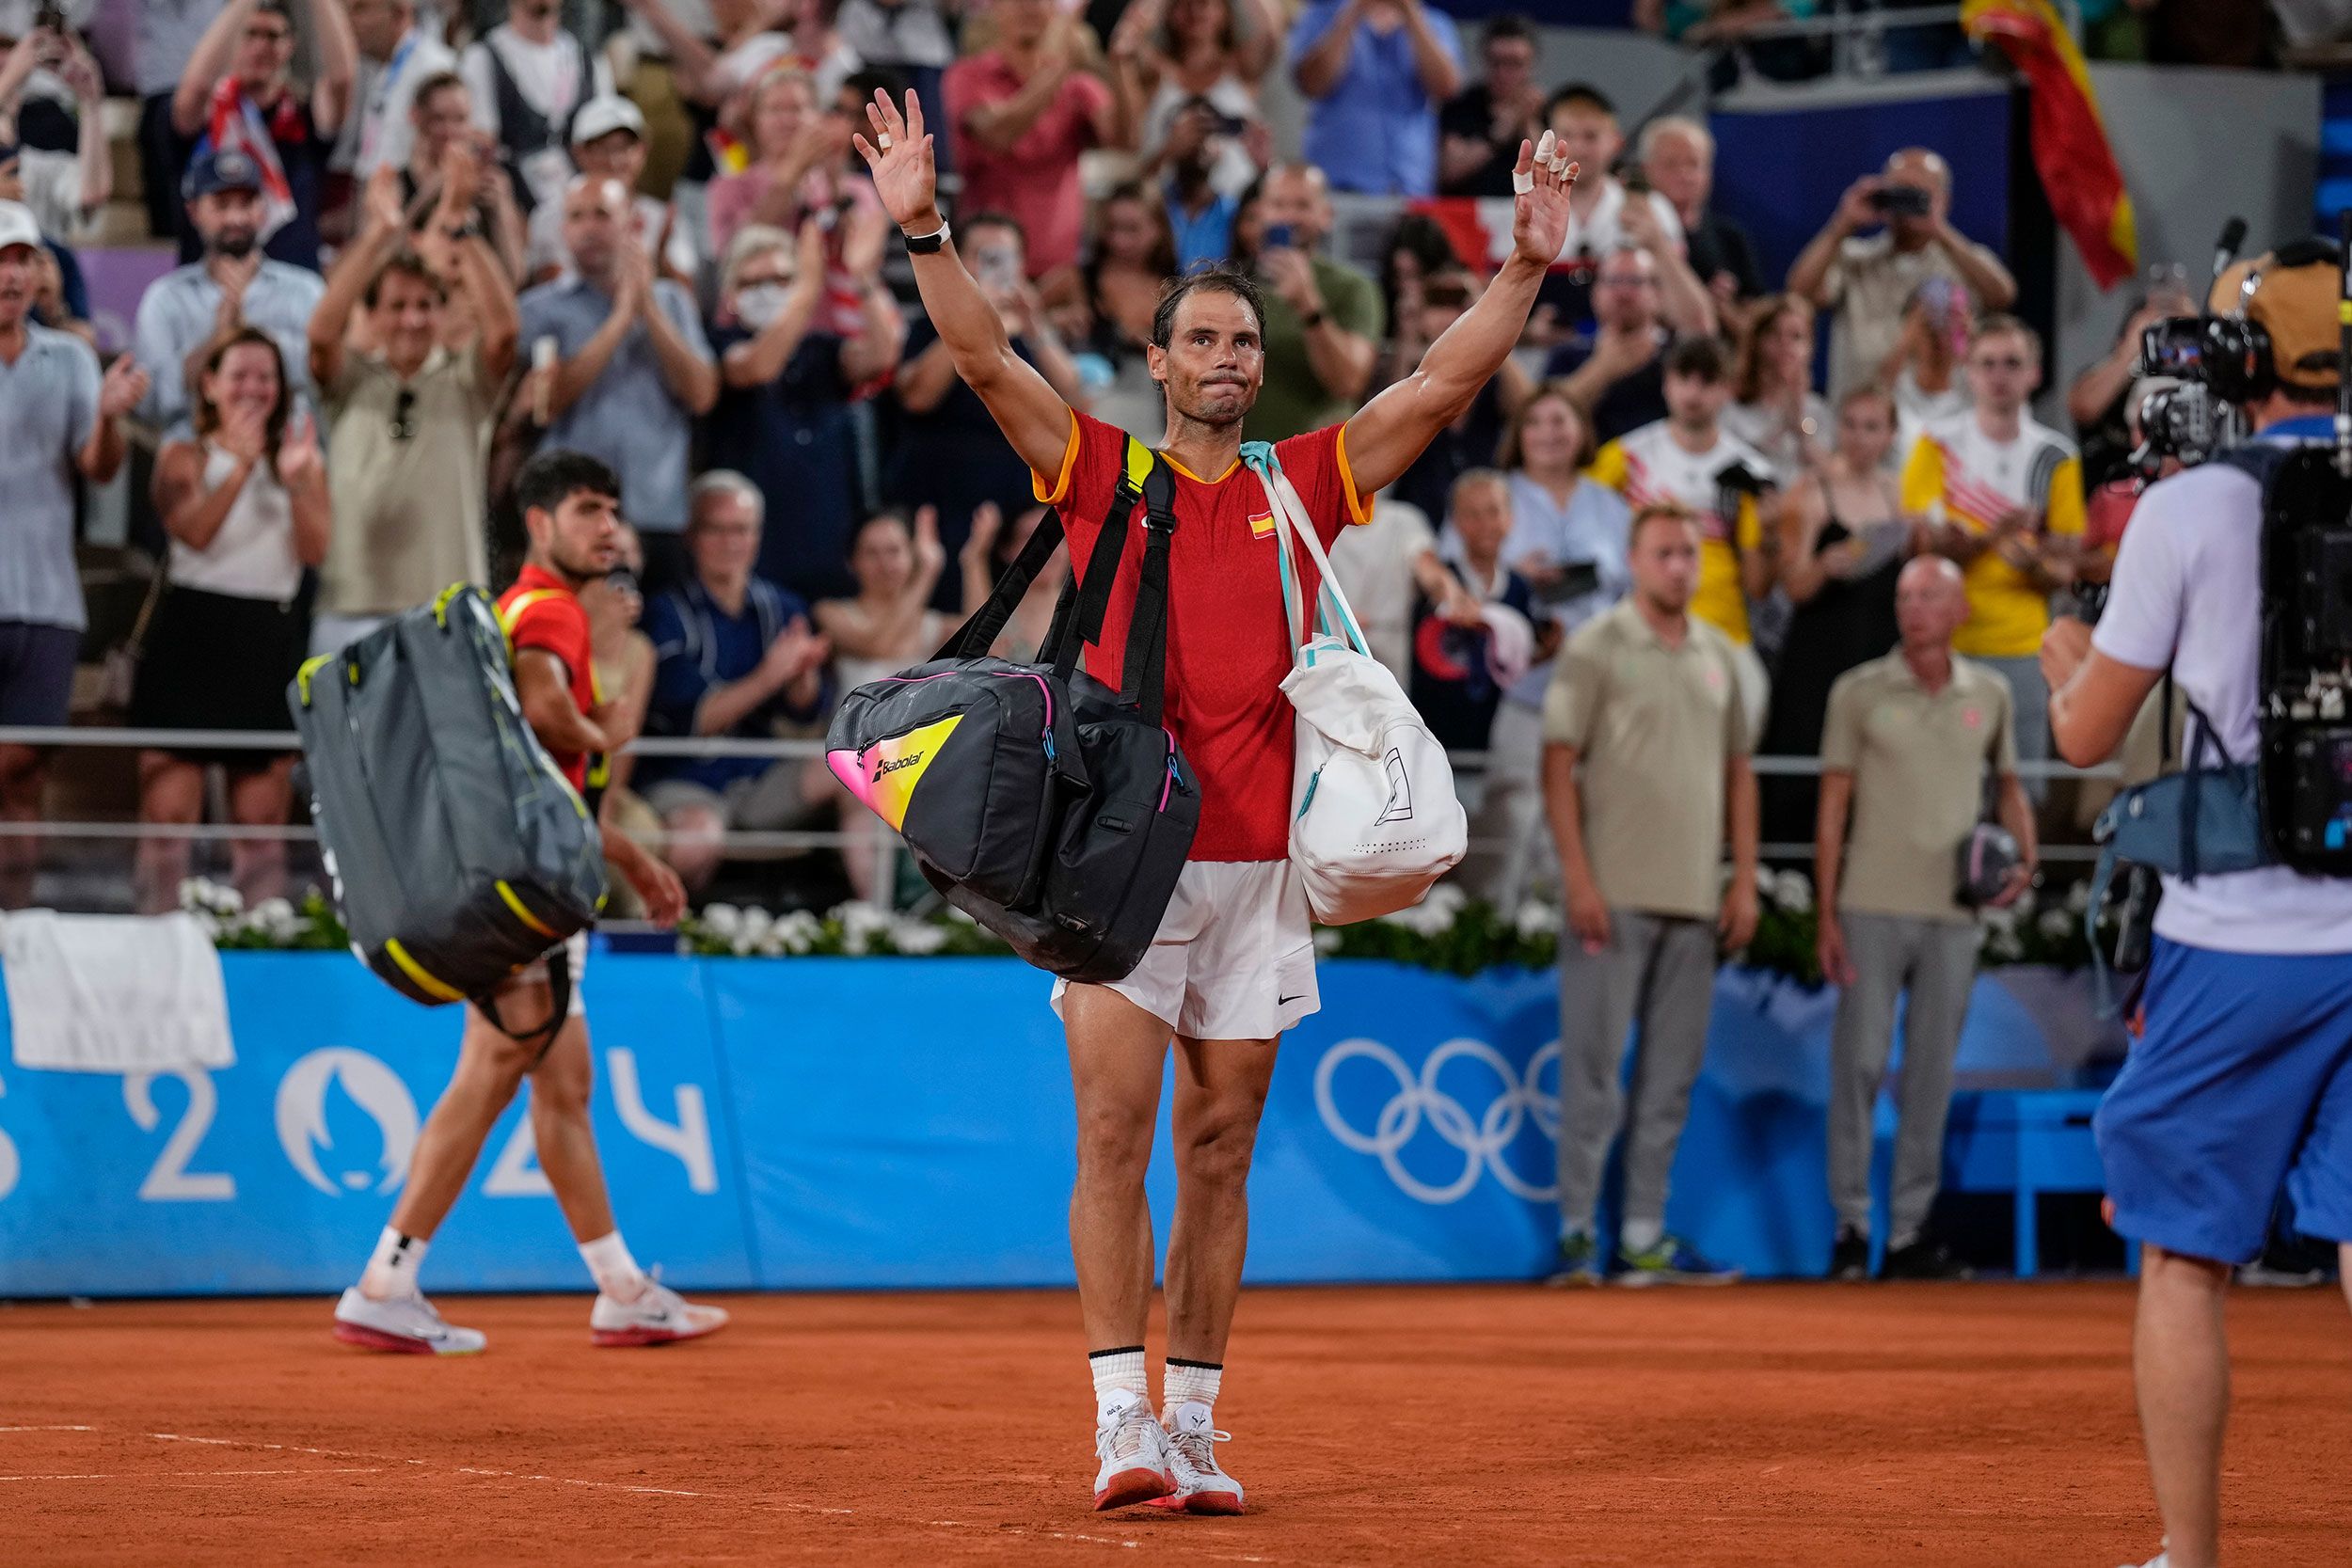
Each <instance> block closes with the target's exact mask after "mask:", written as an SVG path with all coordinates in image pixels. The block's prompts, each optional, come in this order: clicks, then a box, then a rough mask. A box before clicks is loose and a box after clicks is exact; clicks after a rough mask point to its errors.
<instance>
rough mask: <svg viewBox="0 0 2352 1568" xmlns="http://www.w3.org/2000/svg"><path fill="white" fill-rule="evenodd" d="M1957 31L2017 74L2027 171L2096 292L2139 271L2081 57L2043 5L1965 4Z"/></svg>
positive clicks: (2026, 0)
mask: <svg viewBox="0 0 2352 1568" xmlns="http://www.w3.org/2000/svg"><path fill="white" fill-rule="evenodd" d="M1961 25H1962V26H1963V27H1965V28H1967V30H1968V36H1969V37H1970V38H1972V39H1975V40H1978V41H1979V42H1989V43H1994V44H1998V45H1999V46H2000V49H2001V52H2002V53H2003V54H2005V55H2008V56H2009V58H2010V64H2012V65H2014V66H2016V68H2017V69H2018V70H2019V71H2022V72H2024V73H2025V77H2026V86H2027V89H2028V90H2027V93H2026V96H2027V97H2028V98H2029V99H2030V100H2031V101H2032V103H2033V121H2032V125H2033V131H2032V135H2033V164H2034V168H2035V169H2036V170H2037V171H2039V172H2040V174H2041V176H2042V191H2043V193H2044V194H2046V195H2047V196H2048V198H2049V200H2050V211H2051V212H2052V213H2054V214H2057V216H2058V222H2059V224H2060V225H2061V226H2063V227H2064V228H2065V230H2066V231H2067V232H2068V233H2069V234H2071V235H2073V236H2074V245H2075V247H2076V248H2077V249H2079V250H2080V251H2081V252H2082V255H2083V264H2084V265H2085V266H2086V267H2088V268H2089V269H2090V276H2091V277H2092V278H2093V279H2095V280H2096V281H2097V282H2098V285H2099V287H2101V288H2102V289H2110V288H2113V287H2114V286H2115V285H2116V284H2117V283H2119V282H2121V281H2122V280H2123V279H2124V278H2126V277H2130V276H2131V275H2132V274H2133V273H2135V272H2137V270H2138V269H2139V236H2138V231H2137V226H2136V225H2135V224H2134V222H2133V221H2132V198H2131V196H2130V194H2129V193H2128V192H2126V191H2125V190H2124V189H2123V171H2122V169H2120V168H2118V167H2116V164H2115V150H2114V148H2112V147H2111V146H2109V145H2108V142H2107V128H2106V124H2105V122H2103V121H2102V120H2101V119H2100V118H2099V97H2098V94H2097V93H2095V92H2093V91H2092V90H2091V87H2090V72H2089V71H2086V70H2085V69H2084V67H2083V55H2082V51H2081V50H2080V49H2078V48H2076V47H2075V45H2074V36H2073V35H2072V34H2070V33H2069V32H2068V31H2067V30H2066V23H2065V20H2064V19H2063V18H2062V17H2060V16H2059V15H2058V8H2056V7H2055V6H2053V5H2051V4H2050V0H1967V3H1966V4H1964V5H1963V7H1962V8H1961Z"/></svg>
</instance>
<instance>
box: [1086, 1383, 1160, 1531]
mask: <svg viewBox="0 0 2352 1568" xmlns="http://www.w3.org/2000/svg"><path fill="white" fill-rule="evenodd" d="M1094 1451H1095V1453H1096V1454H1097V1455H1098V1456H1099V1457H1100V1458H1101V1459H1102V1461H1103V1465H1102V1468H1100V1469H1099V1470H1097V1471H1095V1472H1094V1507H1095V1512H1097V1513H1101V1512H1103V1511H1104V1510H1105V1509H1113V1508H1127V1507H1130V1506H1132V1505H1133V1504H1136V1503H1148V1502H1150V1501H1151V1500H1152V1498H1154V1497H1167V1496H1168V1494H1169V1493H1171V1492H1173V1491H1175V1490H1176V1478H1175V1476H1174V1474H1173V1473H1172V1472H1171V1464H1172V1461H1171V1459H1170V1457H1169V1451H1168V1433H1167V1430H1166V1429H1165V1428H1163V1427H1162V1426H1161V1425H1160V1423H1159V1420H1158V1418H1156V1417H1154V1416H1153V1415H1152V1402H1151V1401H1150V1400H1148V1399H1144V1398H1142V1397H1141V1396H1140V1395H1137V1396H1135V1397H1132V1398H1130V1399H1129V1400H1128V1401H1127V1402H1125V1403H1124V1404H1113V1405H1108V1406H1105V1407H1104V1408H1103V1409H1101V1410H1100V1411H1098V1412H1097V1413H1096V1415H1095V1418H1094Z"/></svg>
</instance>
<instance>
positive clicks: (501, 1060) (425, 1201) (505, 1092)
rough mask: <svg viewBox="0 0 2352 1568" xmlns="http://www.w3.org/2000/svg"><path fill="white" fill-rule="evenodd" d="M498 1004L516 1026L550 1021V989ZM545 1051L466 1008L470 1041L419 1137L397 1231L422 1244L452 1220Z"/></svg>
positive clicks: (395, 1217)
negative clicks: (488, 1143)
mask: <svg viewBox="0 0 2352 1568" xmlns="http://www.w3.org/2000/svg"><path fill="white" fill-rule="evenodd" d="M532 990H536V992H537V997H536V999H535V1000H534V999H533V998H532V995H531V994H530V993H531V991H532ZM510 998H512V999H513V1000H510ZM499 1006H500V1009H501V1011H502V1012H505V1013H507V1015H508V1017H509V1021H510V1022H516V1015H517V1014H519V1015H520V1016H521V1017H525V1018H544V1017H545V1016H546V1015H547V988H546V987H545V986H540V987H536V988H521V987H518V988H515V989H513V990H509V991H508V992H507V994H506V995H505V996H502V997H501V998H500V1000H499ZM538 1053H539V1047H538V1046H537V1045H536V1044H535V1043H528V1042H525V1041H522V1040H518V1039H516V1038H514V1037H511V1036H509V1035H506V1034H504V1033H502V1032H501V1031H500V1030H499V1029H498V1028H497V1027H496V1026H495V1025H493V1024H492V1023H491V1022H490V1021H489V1020H488V1019H487V1018H485V1017H484V1016H483V1015H482V1012H481V1010H480V1009H478V1008H476V1007H475V1006H472V1005H471V1004H470V1003H469V1004H468V1005H467V1007H466V1033H465V1037H464V1038H463V1039H461V1040H460V1041H459V1042H458V1046H457V1071H456V1072H455V1074H454V1075H453V1076H452V1077H451V1079H450V1081H449V1087H448V1088H446V1089H444V1090H442V1091H441V1099H440V1102H439V1103H438V1104H437V1105H435V1106H434V1107H433V1114H432V1115H431V1116H429V1117H426V1118H425V1121H424V1130H423V1131H422V1132H420V1133H419V1134H418V1135H417V1152H416V1155H415V1157H414V1158H413V1159H411V1160H410V1161H409V1164H408V1180H407V1182H406V1183H405V1185H404V1186H403V1187H402V1188H401V1193H400V1201H399V1202H398V1203H397V1204H395V1205H394V1206H393V1208H392V1228H393V1229H394V1230H397V1231H399V1232H400V1233H401V1234H402V1235H404V1236H414V1237H415V1238H416V1239H417V1240H419V1241H421V1242H423V1241H430V1240H432V1238H433V1233H434V1232H435V1231H436V1230H437V1229H439V1228H440V1226H441V1222H442V1221H443V1220H445V1219H447V1218H448V1217H449V1212H450V1209H451V1207H452V1206H453V1205H454V1204H455V1203H456V1201H457V1195H458V1194H460V1193H462V1192H464V1191H465V1190H466V1180H467V1179H468V1178H469V1177H470V1176H471V1175H472V1174H473V1167H474V1163H475V1162H476V1161H477V1160H479V1159H481V1158H482V1145H483V1143H484V1141H485V1140H486V1139H487V1138H488V1137H489V1136H490V1129H491V1127H492V1126H493V1125H495V1124H496V1122H497V1121H498V1118H499V1117H500V1116H501V1115H502V1114H504V1112H505V1110H506V1107H507V1106H509V1105H510V1104H512V1103H514V1100H515V1091H516V1089H517V1088H519V1087H521V1085H522V1081H523V1075H524V1074H525V1073H528V1072H529V1071H530V1070H531V1064H532V1058H533V1057H535V1056H537V1055H538Z"/></svg>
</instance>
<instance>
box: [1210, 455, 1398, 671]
mask: <svg viewBox="0 0 2352 1568" xmlns="http://www.w3.org/2000/svg"><path fill="white" fill-rule="evenodd" d="M1242 460H1243V461H1244V462H1245V463H1248V465H1249V467H1250V468H1251V469H1252V470H1254V471H1255V472H1256V473H1257V476H1258V482H1259V483H1261V484H1263V486H1264V487H1265V496H1266V505H1267V507H1268V509H1269V510H1271V511H1272V513H1273V514H1274V530H1275V542H1276V543H1277V544H1278V545H1279V546H1281V547H1280V549H1279V552H1278V560H1279V563H1280V567H1281V573H1282V611H1283V614H1284V615H1285V616H1286V617H1287V618H1288V619H1289V622H1290V632H1291V645H1292V646H1293V647H1298V646H1300V645H1302V644H1304V643H1305V642H1306V641H1307V632H1306V627H1305V626H1304V625H1303V624H1302V622H1303V620H1304V613H1305V611H1304V608H1303V607H1302V606H1301V605H1300V604H1299V603H1298V588H1297V568H1296V565H1295V558H1294V553H1293V551H1294V543H1293V542H1294V541H1295V544H1296V547H1298V548H1303V549H1304V550H1305V551H1306V552H1307V554H1308V557H1309V559H1311V560H1312V561H1313V562H1314V563H1315V570H1316V572H1317V574H1318V576H1319V580H1318V582H1317V584H1316V593H1315V597H1316V606H1315V610H1316V620H1317V621H1318V623H1319V624H1320V625H1321V626H1322V628H1323V629H1324V630H1325V631H1326V632H1328V633H1330V634H1331V635H1333V636H1336V637H1338V638H1340V639H1341V640H1342V641H1344V642H1345V643H1346V644H1347V645H1348V646H1349V647H1351V648H1353V649H1355V650H1356V651H1357V652H1358V653H1359V654H1362V655H1363V656H1364V657H1367V658H1369V657H1372V646H1371V644H1370V643H1368V642H1367V641H1365V640H1364V634H1363V629H1362V628H1361V627H1360V626H1358V624H1357V621H1356V611H1355V609H1354V608H1353V607H1352V606H1350V605H1349V604H1348V602H1347V595H1346V594H1345V593H1343V591H1342V590H1341V588H1340V584H1339V578H1336V577H1334V576H1333V575H1332V572H1331V560H1330V557H1329V556H1327V555H1326V554H1325V553H1324V549H1323V542H1322V541H1321V540H1320V539H1318V538H1316V537H1315V531H1314V526H1313V525H1312V524H1311V523H1310V522H1308V521H1307V520H1306V503H1305V502H1303V501H1301V500H1300V499H1298V492H1297V490H1296V489H1295V488H1294V487H1293V486H1292V484H1291V482H1290V479H1289V477H1288V476H1287V475H1285V474H1284V473H1283V472H1282V460H1281V459H1280V458H1279V457H1278V456H1276V455H1275V452H1274V449H1273V447H1272V446H1270V445H1267V444H1265V443H1263V442H1254V441H1252V442H1244V443H1243V444H1242Z"/></svg>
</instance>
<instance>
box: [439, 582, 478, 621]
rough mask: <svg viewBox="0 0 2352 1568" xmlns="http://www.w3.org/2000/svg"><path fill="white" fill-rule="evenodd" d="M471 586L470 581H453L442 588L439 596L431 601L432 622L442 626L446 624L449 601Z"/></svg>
mask: <svg viewBox="0 0 2352 1568" xmlns="http://www.w3.org/2000/svg"><path fill="white" fill-rule="evenodd" d="M472 586H473V585H472V584H471V583H466V582H453V583H451V584H450V585H449V586H448V587H447V588H444V589H442V590H441V596H440V597H439V598H437V599H435V600H434V601H433V620H434V624H435V625H437V626H448V625H449V606H450V601H451V600H452V599H454V598H456V597H457V595H458V594H463V593H464V592H465V591H466V590H467V589H469V588H470V587H472Z"/></svg>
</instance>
